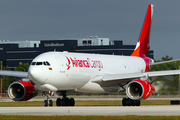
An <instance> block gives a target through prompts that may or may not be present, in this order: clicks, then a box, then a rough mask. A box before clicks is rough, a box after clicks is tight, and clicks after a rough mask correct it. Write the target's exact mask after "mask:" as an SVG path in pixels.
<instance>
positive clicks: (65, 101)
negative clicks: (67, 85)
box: [56, 91, 75, 106]
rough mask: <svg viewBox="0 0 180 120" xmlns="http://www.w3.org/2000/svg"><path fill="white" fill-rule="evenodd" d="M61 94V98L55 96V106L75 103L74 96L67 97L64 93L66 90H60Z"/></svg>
mask: <svg viewBox="0 0 180 120" xmlns="http://www.w3.org/2000/svg"><path fill="white" fill-rule="evenodd" d="M61 95H62V96H63V98H62V99H61V98H57V100H56V105H57V106H74V105H75V100H74V98H70V99H69V98H68V97H67V95H66V91H63V92H61Z"/></svg>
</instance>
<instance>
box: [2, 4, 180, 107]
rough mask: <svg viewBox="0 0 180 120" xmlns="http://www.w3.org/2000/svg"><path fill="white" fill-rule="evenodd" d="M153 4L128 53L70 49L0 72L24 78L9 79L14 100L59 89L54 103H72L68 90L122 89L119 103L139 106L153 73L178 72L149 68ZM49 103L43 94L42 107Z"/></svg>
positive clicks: (150, 89)
mask: <svg viewBox="0 0 180 120" xmlns="http://www.w3.org/2000/svg"><path fill="white" fill-rule="evenodd" d="M153 9H154V5H151V4H149V5H148V10H147V14H146V17H145V21H144V24H143V27H142V31H141V34H140V37H139V40H138V42H137V45H136V48H135V50H134V51H133V53H132V54H131V56H119V55H99V54H84V53H70V52H66V51H65V52H56V51H54V52H46V53H43V54H40V55H38V56H37V57H36V58H35V59H33V61H32V63H31V65H30V67H29V70H28V72H17V71H3V70H2V71H0V75H1V76H13V77H20V78H25V80H24V79H22V80H19V81H16V82H13V83H12V84H11V85H10V86H9V88H8V94H9V97H10V98H11V99H12V100H14V101H26V100H29V99H31V98H33V97H35V96H36V95H37V91H38V90H41V91H53V92H59V93H60V95H62V98H57V100H56V105H57V106H74V105H75V100H74V98H68V97H67V92H68V91H77V92H84V93H114V92H118V91H120V90H126V95H127V98H123V100H122V105H123V106H140V100H144V99H147V98H148V97H150V96H152V95H153V94H154V92H155V88H154V87H153V86H152V83H153V82H154V80H155V78H156V77H157V76H169V75H177V74H180V70H168V71H152V72H149V70H150V67H151V66H153V65H158V64H164V63H168V62H175V61H179V60H172V61H168V62H159V63H154V60H153V59H151V58H148V50H149V41H150V29H151V22H152V16H153ZM48 105H49V106H53V102H52V100H51V99H50V98H49V97H47V99H45V100H44V106H48Z"/></svg>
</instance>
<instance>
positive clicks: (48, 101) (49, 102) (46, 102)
mask: <svg viewBox="0 0 180 120" xmlns="http://www.w3.org/2000/svg"><path fill="white" fill-rule="evenodd" d="M46 97H47V99H46V100H44V106H45V107H47V106H48V105H49V106H50V107H51V106H53V101H52V100H51V99H50V97H49V95H48V94H47V96H46Z"/></svg>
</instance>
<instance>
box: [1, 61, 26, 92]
mask: <svg viewBox="0 0 180 120" xmlns="http://www.w3.org/2000/svg"><path fill="white" fill-rule="evenodd" d="M28 68H29V63H22V62H20V63H19V66H18V67H16V68H14V70H15V71H24V72H27V71H28ZM3 70H7V66H6V67H3ZM18 80H20V78H15V77H10V76H4V77H3V91H5V90H7V89H8V87H9V85H10V84H11V83H12V82H14V81H18Z"/></svg>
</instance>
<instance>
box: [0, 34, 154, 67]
mask: <svg viewBox="0 0 180 120" xmlns="http://www.w3.org/2000/svg"><path fill="white" fill-rule="evenodd" d="M135 46H136V45H123V41H122V40H113V41H110V40H109V38H99V37H98V36H90V37H87V38H73V39H72V38H70V39H67V38H65V39H59V40H40V41H28V40H26V41H13V42H12V41H11V42H10V41H8V40H0V61H2V62H3V65H4V66H7V67H8V69H13V68H15V67H17V66H18V65H19V62H22V63H29V64H30V63H31V61H32V60H33V59H34V58H35V57H36V56H37V55H39V54H41V53H44V52H48V51H68V52H79V53H94V54H112V55H127V56H129V55H131V53H132V52H133V50H134V49H135ZM153 53H154V51H153V50H149V57H150V58H154V54H153Z"/></svg>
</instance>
